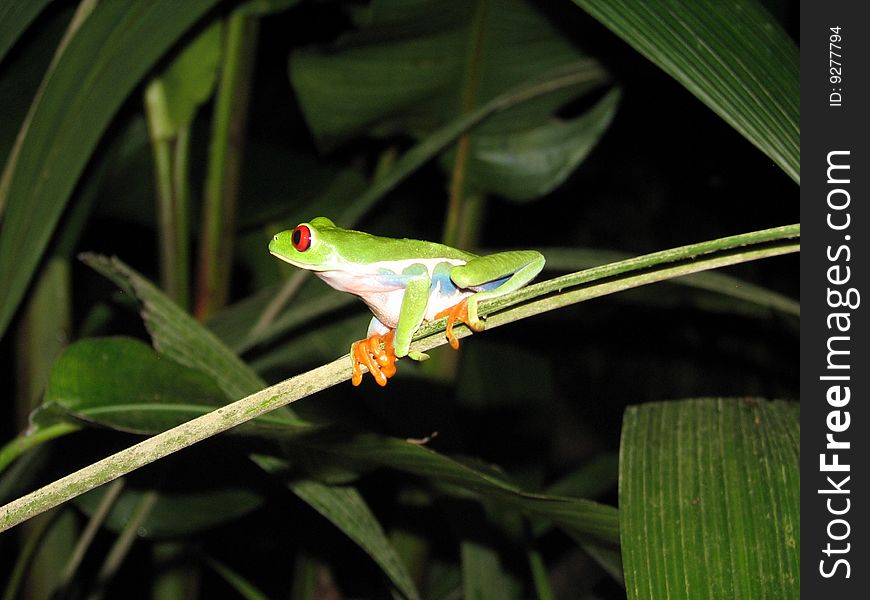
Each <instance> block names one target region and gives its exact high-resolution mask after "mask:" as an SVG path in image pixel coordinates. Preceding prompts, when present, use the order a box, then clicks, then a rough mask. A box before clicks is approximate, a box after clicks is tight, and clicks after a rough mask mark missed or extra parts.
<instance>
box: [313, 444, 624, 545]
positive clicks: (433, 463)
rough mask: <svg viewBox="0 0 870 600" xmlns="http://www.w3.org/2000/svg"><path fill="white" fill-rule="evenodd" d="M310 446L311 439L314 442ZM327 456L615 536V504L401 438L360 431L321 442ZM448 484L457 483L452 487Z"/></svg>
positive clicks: (608, 538)
mask: <svg viewBox="0 0 870 600" xmlns="http://www.w3.org/2000/svg"><path fill="white" fill-rule="evenodd" d="M312 447H313V443H312ZM317 449H318V450H319V451H321V452H323V453H324V454H325V455H326V456H330V455H331V456H336V457H340V458H341V459H342V460H343V461H346V462H347V463H348V464H350V465H369V466H370V465H376V466H384V467H390V468H393V469H398V470H400V471H404V472H407V473H412V474H414V475H418V476H420V477H425V478H427V479H430V480H432V482H433V483H434V484H436V485H439V486H448V487H447V488H446V490H447V491H448V492H450V493H455V492H459V495H460V496H466V497H467V495H468V494H469V493H471V494H478V495H481V496H483V497H486V498H489V499H492V500H495V501H497V502H499V503H501V504H503V505H506V506H509V507H512V508H515V509H517V510H519V511H521V512H522V513H524V514H526V515H528V516H536V517H543V518H545V519H549V520H551V521H553V522H554V523H556V524H557V525H558V526H559V527H561V528H562V529H564V530H565V531H566V532H568V533H569V534H570V535H572V536H575V537H576V538H577V539H582V540H588V541H593V542H597V543H604V544H606V545H611V546H612V545H613V544H615V543H616V541H617V539H618V530H617V523H616V509H615V508H613V507H612V506H607V505H604V504H599V503H597V502H593V501H591V500H584V499H581V498H568V497H562V496H548V495H546V494H537V493H532V492H526V491H524V490H522V489H520V488H519V487H517V486H516V485H514V484H512V483H510V482H508V481H507V480H506V479H504V478H503V477H500V476H497V475H495V474H493V473H492V472H489V471H485V470H483V469H480V468H479V467H478V466H475V467H471V466H469V465H467V464H464V463H463V462H460V461H458V460H455V459H453V458H450V457H448V456H445V455H443V454H439V453H437V452H434V451H433V450H430V449H429V448H426V447H425V446H422V445H420V444H414V443H410V442H407V441H405V440H399V439H394V438H386V437H381V436H375V435H367V434H364V435H359V436H356V437H354V438H353V439H351V440H349V441H347V442H340V441H335V442H333V443H331V444H321V445H318V446H317ZM450 486H455V487H456V488H458V489H457V490H455V491H451V490H450Z"/></svg>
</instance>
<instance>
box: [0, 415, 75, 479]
mask: <svg viewBox="0 0 870 600" xmlns="http://www.w3.org/2000/svg"><path fill="white" fill-rule="evenodd" d="M79 429H81V427H80V426H79V425H76V424H75V423H56V424H54V425H50V426H48V427H40V428H39V429H37V430H36V431H35V432H34V433H31V434H27V433H22V434H20V435H19V436H18V437H16V438H15V439H13V440H12V441H10V442H9V443H7V444H6V445H5V446H3V447H2V448H0V473H2V472H3V470H4V469H6V467H8V466H9V465H10V463H12V462H13V461H14V460H15V459H16V458H18V457H19V456H21V455H22V454H24V453H25V452H27V451H28V450H30V449H31V448H35V447H36V446H39V445H40V444H42V443H43V442H47V441H49V440H53V439H54V438H57V437H60V436H62V435H66V434H68V433H72V432H74V431H78V430H79Z"/></svg>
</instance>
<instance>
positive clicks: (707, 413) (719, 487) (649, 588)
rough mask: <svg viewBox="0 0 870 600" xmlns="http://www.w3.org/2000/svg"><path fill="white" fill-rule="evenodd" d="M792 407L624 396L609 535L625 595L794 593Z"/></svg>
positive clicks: (795, 446) (796, 478) (795, 449)
mask: <svg viewBox="0 0 870 600" xmlns="http://www.w3.org/2000/svg"><path fill="white" fill-rule="evenodd" d="M799 439H800V423H799V406H798V404H797V403H796V402H782V401H777V402H767V401H763V400H755V399H740V400H736V399H698V400H684V401H676V402H657V403H651V404H644V405H641V406H632V407H629V409H628V410H627V412H626V414H625V419H624V422H623V429H622V445H621V449H620V473H619V481H620V490H619V507H620V512H619V516H620V521H619V522H620V538H621V540H622V556H623V563H624V568H625V582H626V589H627V591H628V597H629V598H632V599H633V598H691V599H693V600H694V599H696V598H711V599H713V598H797V597H798V596H799V594H800V497H799V491H800V485H799V483H800V471H799V456H800V453H799Z"/></svg>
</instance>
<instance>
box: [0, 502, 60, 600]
mask: <svg viewBox="0 0 870 600" xmlns="http://www.w3.org/2000/svg"><path fill="white" fill-rule="evenodd" d="M59 514H60V511H58V512H57V513H55V514H53V515H46V516H45V518H44V519H42V520H40V521H39V522H38V523H36V524H35V525H36V526H35V527H33V528H32V530H30V531H29V535H28V536H27V541H26V542H25V544H24V547H23V548H21V550H20V551H19V552H18V557H17V558H16V560H15V566H14V567H13V569H12V573H11V574H10V576H9V581H8V582H7V583H6V589H5V590H4V592H3V600H15V598H21V597H22V594H21V590H20V589H19V588H20V587H21V582H22V581H23V580H24V575H25V573H27V567H29V566H30V563H31V562H32V561H33V556H34V554H36V551H37V550H38V549H39V546H40V544H41V542H42V540H43V538H44V537H45V535H46V533H48V530H49V528H50V527H51V526H52V525H53V524H54V522H55V521H56V520H57V516H58V515H59Z"/></svg>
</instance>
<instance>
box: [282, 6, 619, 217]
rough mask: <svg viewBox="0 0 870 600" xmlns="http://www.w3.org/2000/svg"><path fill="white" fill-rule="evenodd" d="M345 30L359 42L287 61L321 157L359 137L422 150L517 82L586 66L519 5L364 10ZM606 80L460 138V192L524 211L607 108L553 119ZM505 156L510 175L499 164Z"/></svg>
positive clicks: (534, 103) (582, 145) (580, 148)
mask: <svg viewBox="0 0 870 600" xmlns="http://www.w3.org/2000/svg"><path fill="white" fill-rule="evenodd" d="M357 21H358V23H359V25H360V30H359V31H358V32H355V33H353V34H350V35H348V36H345V37H344V38H342V39H341V40H339V42H338V43H337V44H336V45H335V46H334V47H332V48H329V49H326V50H304V51H299V52H296V53H294V54H293V56H292V58H291V77H292V79H293V84H294V87H295V89H296V91H297V94H298V96H299V99H300V103H301V106H302V109H303V112H304V113H305V116H306V119H307V121H308V123H309V126H310V128H311V129H312V132H313V133H314V135H315V138H316V139H317V140H318V142H319V144H320V145H321V147H323V148H331V147H332V146H334V145H337V144H339V143H341V142H343V141H345V140H346V139H348V138H350V137H354V136H357V135H361V134H371V135H391V134H395V133H408V134H410V135H412V136H414V137H416V138H418V139H419V138H423V137H425V136H426V135H428V134H429V133H431V132H432V131H434V130H435V129H436V128H437V127H439V126H441V125H442V124H444V123H446V122H448V121H450V120H451V119H454V118H456V117H458V116H460V115H462V114H467V113H469V112H471V111H472V110H473V109H474V108H476V107H479V106H482V105H484V104H485V103H486V102H488V101H490V100H492V99H493V98H495V97H497V96H498V95H499V94H501V93H504V92H505V91H506V90H508V89H510V88H512V87H514V86H516V85H518V84H520V83H522V82H524V81H528V80H530V79H533V78H536V77H540V75H541V74H542V73H546V72H549V71H553V70H554V69H557V68H560V67H564V66H566V65H570V64H576V63H578V62H582V61H584V60H588V59H586V58H585V56H584V55H583V54H582V53H581V52H580V51H579V50H578V49H577V48H576V46H575V45H574V44H573V43H572V42H571V41H570V40H568V39H567V38H565V37H564V36H563V35H561V33H560V32H559V30H558V28H557V27H556V26H555V25H554V24H553V23H551V22H550V21H549V19H548V18H547V17H546V16H545V15H544V14H543V13H541V12H540V11H539V10H538V9H537V8H536V7H535V6H534V5H533V4H531V3H529V2H526V1H525V0H477V1H475V2H466V1H465V0H448V1H447V2H443V1H440V2H435V1H432V0H417V1H415V2H407V1H397V0H375V2H373V3H372V4H371V5H370V6H369V7H368V8H367V9H366V10H364V11H361V12H360V13H359V15H358V18H357ZM606 80H607V75H606V74H605V73H604V72H603V71H600V72H599V75H598V78H597V79H591V80H589V81H587V82H584V83H583V84H580V85H577V86H574V87H572V88H566V89H560V90H557V91H554V92H553V93H550V94H547V95H543V96H540V97H537V98H534V99H528V100H527V101H526V102H524V103H523V104H521V105H519V106H516V107H513V108H511V109H509V110H506V111H504V112H503V113H502V114H500V115H495V116H492V117H491V118H489V119H488V120H487V121H486V122H484V123H482V124H481V125H480V126H479V127H477V128H476V129H475V130H474V132H473V134H472V140H475V139H476V138H477V136H480V139H479V140H477V141H476V142H474V143H472V145H471V146H470V148H471V158H472V160H471V161H470V162H469V164H468V169H469V181H468V184H469V186H470V187H469V189H470V190H472V191H479V192H495V193H499V194H502V195H504V196H507V197H509V198H513V199H519V200H524V199H530V198H534V197H538V196H540V195H541V194H543V193H546V192H548V191H550V190H551V189H553V188H554V187H556V186H557V185H558V184H559V183H561V182H562V181H564V179H565V177H567V174H568V173H570V172H571V171H572V170H573V169H574V168H575V167H576V166H577V165H578V164H579V163H580V162H581V161H582V159H583V158H584V157H585V156H586V154H587V153H588V151H589V148H590V147H591V146H592V145H593V144H594V143H595V142H596V141H597V140H598V138H599V137H600V134H601V133H602V132H603V130H604V129H606V126H607V124H608V123H609V120H610V116H612V113H613V107H614V104H615V100H616V98H615V96H610V97H608V98H607V100H606V101H602V102H601V103H600V106H599V110H595V111H592V112H590V113H589V114H588V116H585V117H584V116H583V115H581V116H580V117H576V118H573V119H568V120H562V119H557V118H555V117H554V112H555V111H556V109H558V108H559V107H560V106H562V105H564V104H566V103H567V102H569V101H570V100H572V99H574V98H576V97H577V96H578V95H580V94H582V93H584V92H586V91H588V90H589V89H590V88H591V87H595V86H597V85H600V84H602V83H604V82H605V81H606ZM517 154H521V155H522V158H521V159H520V163H521V164H522V168H521V169H519V168H516V163H513V162H511V161H512V160H513V159H514V158H515V157H516V155H517ZM508 163H510V164H508ZM451 165H452V158H450V156H449V155H448V156H447V157H445V166H446V167H447V168H451ZM505 173H510V177H504V174H505Z"/></svg>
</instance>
